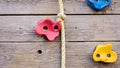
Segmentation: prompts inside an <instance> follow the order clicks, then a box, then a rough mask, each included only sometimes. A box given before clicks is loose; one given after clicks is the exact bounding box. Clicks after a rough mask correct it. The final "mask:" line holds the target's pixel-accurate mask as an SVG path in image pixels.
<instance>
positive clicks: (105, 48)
mask: <svg viewBox="0 0 120 68" xmlns="http://www.w3.org/2000/svg"><path fill="white" fill-rule="evenodd" d="M93 60H94V61H96V62H105V63H113V62H116V61H117V54H116V52H114V51H112V44H107V45H98V46H97V47H96V49H95V51H94V53H93Z"/></svg>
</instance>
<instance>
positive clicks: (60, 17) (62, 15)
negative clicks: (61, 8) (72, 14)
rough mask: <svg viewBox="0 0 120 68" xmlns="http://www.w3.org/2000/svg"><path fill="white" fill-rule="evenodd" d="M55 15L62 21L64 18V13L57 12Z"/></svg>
mask: <svg viewBox="0 0 120 68" xmlns="http://www.w3.org/2000/svg"><path fill="white" fill-rule="evenodd" d="M57 16H58V19H59V20H60V21H64V20H65V18H66V15H65V14H63V13H59V14H58V15H57Z"/></svg>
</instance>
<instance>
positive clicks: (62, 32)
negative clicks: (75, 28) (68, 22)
mask: <svg viewBox="0 0 120 68" xmlns="http://www.w3.org/2000/svg"><path fill="white" fill-rule="evenodd" d="M58 3H59V9H60V13H59V14H58V21H60V22H61V25H62V29H61V68H65V62H66V54H65V53H66V47H65V27H64V20H65V18H66V16H65V14H64V7H63V1H62V0H58Z"/></svg>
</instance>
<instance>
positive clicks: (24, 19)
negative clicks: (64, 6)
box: [0, 15, 120, 41]
mask: <svg viewBox="0 0 120 68" xmlns="http://www.w3.org/2000/svg"><path fill="white" fill-rule="evenodd" d="M47 17H49V18H52V19H53V20H55V18H56V17H55V16H0V33H1V34H0V38H1V39H0V41H47V40H46V39H45V38H44V37H43V36H39V35H36V34H35V32H34V27H35V25H36V24H37V22H38V21H39V20H40V19H45V18H47ZM119 18H120V16H119V15H99V16H97V15H80V16H79V15H75V16H71V15H69V16H68V17H67V19H66V22H65V29H66V41H119V40H120V34H119V33H120V30H119V29H120V23H119ZM55 41H60V38H59V37H58V38H57V39H56V40H55Z"/></svg>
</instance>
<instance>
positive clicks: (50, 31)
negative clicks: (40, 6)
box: [35, 19, 61, 41]
mask: <svg viewBox="0 0 120 68" xmlns="http://www.w3.org/2000/svg"><path fill="white" fill-rule="evenodd" d="M60 30H61V23H60V22H59V21H56V22H53V21H52V20H51V19H45V20H40V21H39V22H38V24H37V25H36V27H35V32H36V33H37V34H38V35H45V36H46V37H47V39H48V40H49V41H53V40H54V39H55V38H56V37H57V36H59V32H60Z"/></svg>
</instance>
